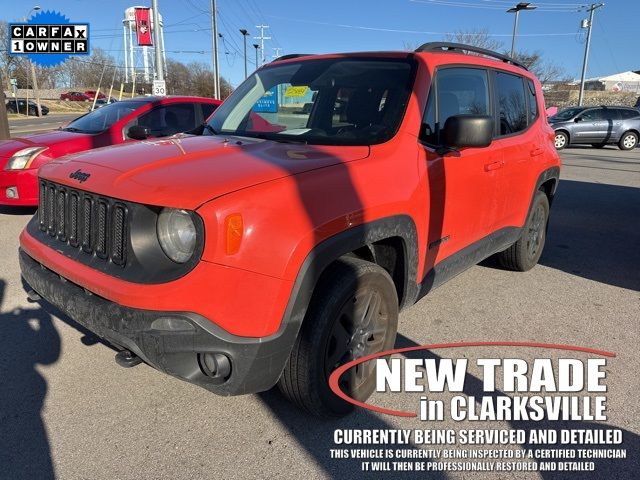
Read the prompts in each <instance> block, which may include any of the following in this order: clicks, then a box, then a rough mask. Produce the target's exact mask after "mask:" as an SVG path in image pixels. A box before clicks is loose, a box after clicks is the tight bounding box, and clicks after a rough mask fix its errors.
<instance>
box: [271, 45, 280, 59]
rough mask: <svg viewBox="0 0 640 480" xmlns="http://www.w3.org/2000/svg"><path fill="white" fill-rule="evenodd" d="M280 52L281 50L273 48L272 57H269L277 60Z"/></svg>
mask: <svg viewBox="0 0 640 480" xmlns="http://www.w3.org/2000/svg"><path fill="white" fill-rule="evenodd" d="M280 50H282V48H281V47H273V55H271V57H272V58H273V59H274V60H275V59H276V58H278V57H279V56H280V55H281V53H280Z"/></svg>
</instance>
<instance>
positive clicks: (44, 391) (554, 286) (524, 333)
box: [0, 147, 640, 479]
mask: <svg viewBox="0 0 640 480" xmlns="http://www.w3.org/2000/svg"><path fill="white" fill-rule="evenodd" d="M562 158H563V162H564V170H563V172H562V181H561V183H560V186H559V190H558V194H557V197H556V201H555V203H554V205H553V207H552V210H551V221H550V227H549V235H548V239H547V245H546V249H545V252H544V254H543V257H542V259H541V261H540V265H538V266H537V267H535V268H534V269H533V270H532V271H530V272H528V273H525V274H522V273H514V272H507V271H504V270H501V269H498V268H495V267H494V266H492V265H491V264H490V263H487V264H483V265H479V266H476V267H474V268H472V269H471V270H469V271H467V272H465V273H464V274H462V275H460V276H458V277H457V278H455V279H454V280H452V281H451V282H449V283H447V284H446V285H444V286H442V287H441V288H439V289H438V290H436V291H434V292H433V293H432V294H430V295H429V296H427V297H426V298H425V299H423V300H422V301H421V302H419V303H418V304H417V305H415V306H414V307H412V308H410V309H408V310H407V311H405V312H404V313H402V315H401V317H400V326H399V332H400V337H399V340H398V345H399V346H407V345H413V344H425V343H440V342H461V341H494V340H501V341H510V340H511V341H537V342H548V343H567V344H573V345H581V346H587V347H594V348H598V349H602V350H607V351H611V352H615V353H616V357H615V358H613V359H610V361H609V364H608V367H607V372H608V376H607V386H608V421H607V425H608V426H615V427H616V428H620V429H623V430H624V441H625V443H624V447H626V448H627V450H628V453H629V458H628V459H627V460H626V461H625V462H623V463H619V462H618V463H616V462H613V461H611V462H606V461H604V462H600V463H598V465H597V466H598V469H599V470H598V472H596V476H595V477H588V476H585V475H582V474H578V475H576V476H572V477H570V478H629V479H631V478H640V463H639V462H640V458H639V457H638V452H639V451H640V440H639V438H640V437H639V435H640V400H639V399H638V387H640V381H639V380H638V370H639V368H640V362H639V361H638V356H637V352H638V347H637V344H638V333H639V331H640V327H639V326H638V320H639V319H640V149H636V150H635V151H633V152H623V151H620V150H618V149H617V148H614V147H607V148H605V149H602V150H596V149H592V148H568V149H566V150H565V151H563V153H562ZM32 213H33V211H29V210H12V209H2V210H0V245H1V246H2V249H1V250H0V265H1V266H2V267H1V270H0V352H1V353H0V378H1V387H0V477H2V478H7V479H20V478H25V479H26V478H29V479H46V478H52V477H53V476H54V475H55V477H56V478H63V479H114V478H117V479H134V478H135V479H139V478H163V479H164V478H166V479H182V478H185V479H187V478H188V479H192V478H224V479H233V478H336V479H343V478H355V477H356V476H357V475H359V474H360V473H361V472H360V462H359V461H356V460H335V459H331V458H330V453H329V450H330V449H331V448H334V445H333V432H334V430H335V429H336V428H433V427H432V426H425V425H420V424H419V422H418V421H417V420H416V419H402V418H398V417H390V416H384V415H378V414H374V413H370V412H367V411H364V410H360V411H358V412H356V413H355V414H353V415H351V416H350V417H348V418H345V419H342V420H335V421H320V420H316V419H313V418H309V417H306V416H304V415H303V414H301V413H299V412H298V411H297V410H295V409H294V408H293V407H291V406H290V405H289V404H287V403H286V402H285V401H284V400H283V399H282V398H281V397H280V395H279V394H278V393H277V392H275V391H271V392H266V393H264V394H260V395H250V396H244V397H233V398H222V397H217V396H215V395H213V394H210V393H208V392H207V391H205V390H202V389H199V388H198V387H195V386H193V385H189V384H186V383H182V382H180V381H178V380H176V379H173V378H170V377H168V376H165V375H162V374H160V373H158V372H156V371H154V370H153V369H151V368H150V367H148V366H146V365H144V364H143V365H140V366H138V367H136V368H132V369H126V370H125V369H122V368H120V367H118V366H117V365H116V364H115V362H114V360H113V357H114V352H113V351H112V350H111V349H109V348H108V347H106V346H104V345H103V344H101V343H99V342H96V340H95V338H93V337H92V336H91V335H88V334H87V332H84V331H83V330H82V329H81V328H80V327H78V326H77V325H76V324H74V323H73V322H72V321H70V320H68V319H66V318H64V317H61V316H57V315H55V312H54V314H51V313H49V312H46V311H45V310H43V309H42V308H41V307H40V306H39V305H38V304H33V303H28V302H27V301H26V294H25V291H24V290H23V286H22V284H21V280H20V273H19V269H18V263H17V255H16V251H17V248H18V234H19V232H20V230H21V229H22V227H23V226H24V225H25V224H26V222H27V221H28V220H29V218H30V215H31V214H32ZM490 350H493V352H494V353H496V355H500V356H504V355H505V353H504V352H503V351H501V350H499V349H497V348H496V349H490ZM468 353H471V354H473V353H474V351H473V350H469V351H468ZM475 353H478V352H475ZM482 353H483V354H487V353H489V352H486V351H483V352H482ZM518 353H519V354H520V355H531V357H532V358H533V356H534V355H536V354H537V355H541V353H540V351H536V352H532V353H529V352H526V351H523V352H518ZM436 354H437V355H439V356H442V357H446V356H454V355H455V354H456V353H455V352H452V351H447V350H441V351H437V352H433V353H432V355H434V356H435V355H436ZM554 355H555V354H554ZM470 375H471V377H470V378H469V379H468V380H469V381H468V382H467V385H468V391H467V390H465V393H466V394H472V393H473V392H474V389H476V388H477V385H476V383H477V379H476V378H474V377H473V375H474V372H473V371H471V372H470ZM403 398H404V397H403ZM374 400H375V398H374ZM399 401H400V402H402V401H403V400H399ZM407 402H409V403H407V404H406V405H395V407H397V408H402V407H403V406H404V407H405V408H406V409H412V410H415V405H414V404H413V403H411V402H410V401H409V400H407ZM445 423H446V424H444V425H443V424H439V425H438V426H437V428H454V429H461V428H516V427H517V428H525V429H526V428H532V427H531V426H530V425H524V424H523V425H515V424H514V423H511V424H510V423H507V422H502V423H500V422H494V423H491V424H487V425H485V426H482V424H477V423H476V424H474V425H471V424H470V422H462V423H461V424H457V425H456V424H453V422H451V424H448V423H447V422H445ZM547 427H549V428H558V425H547ZM573 427H574V428H585V429H598V428H602V427H604V425H601V424H597V425H596V424H589V423H585V424H578V425H577V426H576V425H573ZM536 428H540V426H537V427H536ZM388 477H389V478H392V477H393V475H388ZM398 477H399V478H400V477H402V478H406V477H407V475H398ZM420 478H436V479H454V478H456V479H458V478H460V479H461V478H531V479H538V478H561V476H559V474H556V476H553V474H544V473H540V472H529V473H510V474H504V475H496V474H483V473H478V474H470V473H468V472H464V473H453V472H451V473H449V472H447V473H433V474H422V475H421V476H420Z"/></svg>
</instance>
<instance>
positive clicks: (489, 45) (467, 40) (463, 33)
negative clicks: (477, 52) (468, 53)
mask: <svg viewBox="0 0 640 480" xmlns="http://www.w3.org/2000/svg"><path fill="white" fill-rule="evenodd" d="M444 41H445V42H454V43H463V44H465V45H472V46H474V47H479V48H484V49H486V50H493V51H498V50H502V49H503V48H504V46H503V44H502V42H501V41H500V40H496V39H495V38H493V37H492V36H491V34H490V33H489V29H488V28H474V29H471V30H456V31H455V32H454V33H447V34H446V35H445V36H444Z"/></svg>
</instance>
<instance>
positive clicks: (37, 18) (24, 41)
mask: <svg viewBox="0 0 640 480" xmlns="http://www.w3.org/2000/svg"><path fill="white" fill-rule="evenodd" d="M8 32H9V39H8V40H9V46H8V50H9V53H10V54H11V55H26V56H27V57H29V59H31V60H32V61H33V62H35V63H37V64H39V65H41V66H43V67H50V66H54V65H57V64H59V63H61V62H64V61H65V60H66V59H67V58H69V56H70V55H87V54H88V53H89V24H88V23H86V22H83V23H72V22H71V21H70V20H69V19H68V18H67V17H65V16H64V15H62V14H61V13H59V12H54V11H44V12H37V13H36V14H35V15H33V16H32V17H31V18H29V19H25V21H24V22H22V23H10V24H9V30H8Z"/></svg>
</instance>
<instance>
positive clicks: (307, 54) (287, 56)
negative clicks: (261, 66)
mask: <svg viewBox="0 0 640 480" xmlns="http://www.w3.org/2000/svg"><path fill="white" fill-rule="evenodd" d="M311 55H313V53H290V54H288V55H282V56H280V57H278V58H276V59H275V60H272V61H271V63H273V62H279V61H281V60H289V59H290V58H298V57H309V56H311Z"/></svg>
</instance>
